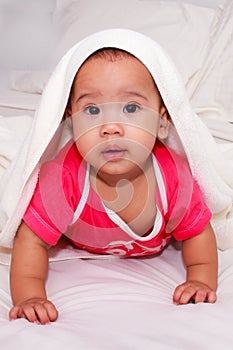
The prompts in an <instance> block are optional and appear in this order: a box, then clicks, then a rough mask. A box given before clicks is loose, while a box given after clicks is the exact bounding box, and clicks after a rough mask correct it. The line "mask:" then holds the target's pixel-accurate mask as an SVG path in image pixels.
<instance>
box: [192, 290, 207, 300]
mask: <svg viewBox="0 0 233 350" xmlns="http://www.w3.org/2000/svg"><path fill="white" fill-rule="evenodd" d="M207 298H208V292H207V291H206V290H204V289H199V290H197V291H196V295H195V298H194V300H195V304H197V303H204V302H205V301H207Z"/></svg>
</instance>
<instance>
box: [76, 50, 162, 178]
mask: <svg viewBox="0 0 233 350" xmlns="http://www.w3.org/2000/svg"><path fill="white" fill-rule="evenodd" d="M70 105H71V108H70V109H71V115H72V122H73V133H74V139H75V142H76V145H77V148H78V150H79V152H80V153H81V154H82V156H83V157H84V159H85V160H86V161H87V162H89V163H90V164H91V165H92V166H93V167H94V168H96V169H98V170H99V169H101V171H103V172H105V173H108V174H109V175H117V174H118V175H121V174H126V173H130V172H133V171H134V170H135V169H134V168H135V167H140V168H142V167H144V165H145V164H146V161H147V159H148V157H149V155H150V154H151V151H152V149H153V147H154V143H155V140H156V137H157V135H158V134H159V133H160V130H161V127H160V119H161V118H160V114H161V113H163V114H164V110H165V108H164V107H163V105H162V102H161V97H160V95H159V93H158V91H157V88H156V86H155V84H154V81H153V79H152V77H151V75H150V73H149V72H148V70H147V69H146V68H145V66H144V65H143V64H142V63H141V62H140V61H138V60H137V59H136V58H133V57H132V58H124V59H117V60H116V61H114V62H110V61H107V60H105V59H103V58H92V59H90V60H88V61H86V62H85V63H84V65H83V66H82V67H81V69H80V70H79V72H78V74H77V76H76V78H75V81H74V84H73V89H72V94H71V98H70Z"/></svg>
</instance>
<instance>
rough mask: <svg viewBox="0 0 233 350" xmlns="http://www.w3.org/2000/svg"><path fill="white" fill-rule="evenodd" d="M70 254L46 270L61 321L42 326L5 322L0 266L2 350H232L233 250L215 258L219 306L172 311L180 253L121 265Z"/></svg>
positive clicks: (6, 301)
mask: <svg viewBox="0 0 233 350" xmlns="http://www.w3.org/2000/svg"><path fill="white" fill-rule="evenodd" d="M68 251H69V254H67V249H66V251H65V252H62V251H61V252H60V253H59V256H58V257H59V259H62V256H63V257H64V260H60V261H56V262H54V261H53V262H51V263H50V272H49V277H48V283H47V288H48V295H49V297H50V298H51V299H52V300H53V301H54V303H55V304H56V305H57V307H58V309H59V311H60V316H59V319H58V320H57V321H56V322H54V323H51V324H50V325H46V326H41V325H36V324H31V323H29V322H28V321H26V320H24V319H20V320H16V321H8V310H9V308H10V306H11V300H10V294H9V289H8V275H9V267H8V266H6V265H5V266H4V265H0V279H1V282H2V283H1V287H0V328H1V332H0V344H3V345H4V346H3V348H2V349H4V350H5V349H6V350H13V349H14V350H15V349H16V348H20V349H24V350H29V349H30V350H31V349H32V348H33V349H34V350H37V349H38V350H39V349H41V347H43V349H44V350H45V349H48V350H53V349H56V350H64V348H67V349H70V350H73V349H82V350H84V349H85V350H97V349H98V350H103V349H106V350H139V349H140V350H141V349H147V350H152V349H153V350H154V349H159V350H176V349H179V350H180V349H183V350H192V349H193V350H194V349H195V350H203V349H206V350H210V349H211V350H219V349H221V348H222V349H224V350H231V349H232V348H233V333H232V322H233V277H232V276H233V250H228V251H225V252H219V261H220V273H219V288H218V301H217V303H216V304H203V303H201V304H197V305H193V304H189V305H184V306H176V305H173V303H172V293H173V290H174V288H175V287H176V285H177V284H178V283H180V282H181V281H183V279H184V278H185V269H184V266H183V263H182V259H181V252H180V251H178V250H175V249H174V247H172V246H170V247H168V248H167V249H166V250H165V251H164V252H163V253H162V254H161V255H160V256H157V257H151V258H140V259H136V258H134V259H125V260H124V259H119V258H110V259H107V260H106V259H92V260H91V259H79V258H75V256H76V257H77V252H76V251H73V250H72V249H70V250H68ZM53 258H56V254H55V256H53ZM42 344H43V345H42ZM1 346H2V345H1Z"/></svg>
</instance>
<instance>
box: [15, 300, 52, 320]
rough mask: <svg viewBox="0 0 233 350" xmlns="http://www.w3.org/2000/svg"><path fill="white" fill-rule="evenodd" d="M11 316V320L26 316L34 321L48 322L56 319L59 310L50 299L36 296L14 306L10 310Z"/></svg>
mask: <svg viewBox="0 0 233 350" xmlns="http://www.w3.org/2000/svg"><path fill="white" fill-rule="evenodd" d="M9 317H10V320H16V319H17V318H26V319H27V320H28V321H30V322H33V323H40V324H48V323H50V321H56V319H57V318H58V312H57V309H56V307H55V306H54V305H53V303H51V302H50V301H49V300H47V299H40V298H34V299H29V300H25V301H24V302H23V303H21V304H19V305H16V306H14V307H13V308H12V309H11V310H10V312H9Z"/></svg>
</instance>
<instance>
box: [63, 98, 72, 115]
mask: <svg viewBox="0 0 233 350" xmlns="http://www.w3.org/2000/svg"><path fill="white" fill-rule="evenodd" d="M71 115H72V111H71V106H70V103H69V102H68V103H67V106H66V108H65V111H64V115H63V118H64V119H66V118H68V117H71Z"/></svg>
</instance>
